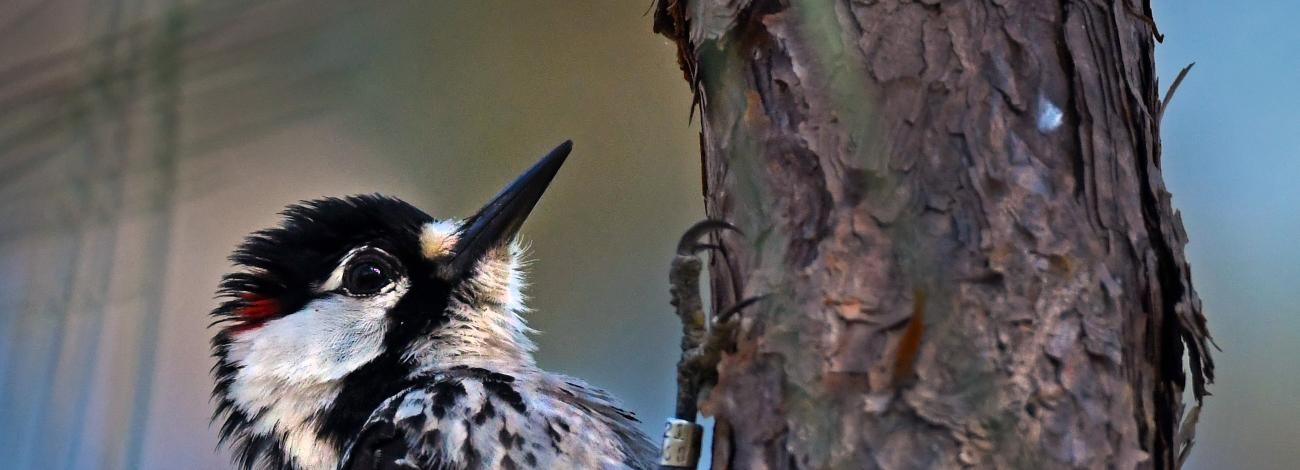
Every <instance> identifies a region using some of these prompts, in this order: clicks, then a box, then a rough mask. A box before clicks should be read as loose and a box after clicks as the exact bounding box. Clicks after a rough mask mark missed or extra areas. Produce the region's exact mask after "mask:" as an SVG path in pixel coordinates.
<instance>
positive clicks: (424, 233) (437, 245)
mask: <svg viewBox="0 0 1300 470" xmlns="http://www.w3.org/2000/svg"><path fill="white" fill-rule="evenodd" d="M458 227H460V221H458V220H454V219H448V220H439V221H436V222H429V223H427V224H425V225H424V229H423V230H421V231H420V252H421V254H423V255H424V258H425V259H438V258H442V257H444V256H447V255H449V254H451V249H452V248H454V247H455V246H456V241H457V238H458V237H457V235H456V229H457V228H458Z"/></svg>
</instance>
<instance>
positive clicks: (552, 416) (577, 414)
mask: <svg viewBox="0 0 1300 470" xmlns="http://www.w3.org/2000/svg"><path fill="white" fill-rule="evenodd" d="M530 377H531V378H528V379H523V378H518V377H516V376H514V375H507V374H501V373H497V372H491V371H488V370H485V369H477V368H458V369H454V370H452V371H448V372H445V373H439V374H434V375H431V376H429V377H428V378H426V379H424V380H421V381H419V382H418V383H417V384H416V385H414V386H411V387H409V388H407V389H405V390H403V391H402V392H400V393H398V394H397V395H394V396H393V397H391V398H389V399H388V400H386V401H385V402H384V403H383V404H382V405H380V406H379V408H378V409H376V410H375V412H374V413H373V414H371V416H370V418H369V419H368V420H367V422H366V424H365V425H364V426H363V427H362V429H361V431H360V432H359V433H358V434H357V436H356V437H355V438H353V440H352V442H351V443H350V444H349V445H348V447H347V448H348V450H347V453H346V454H345V456H344V458H343V460H342V463H341V465H340V468H341V469H346V470H372V469H405V470H410V469H434V470H476V469H487V468H502V469H511V468H519V469H522V468H592V469H621V468H650V466H651V465H652V463H653V460H652V458H653V455H654V449H653V446H652V445H651V443H650V441H649V439H647V438H646V437H645V435H644V434H643V433H641V432H640V431H639V430H637V428H636V420H635V417H633V416H632V415H631V414H630V413H628V412H627V411H624V410H622V409H620V408H618V407H617V406H616V405H615V404H614V403H613V402H612V401H611V400H610V399H609V397H608V396H607V395H605V394H604V392H601V391H600V390H598V389H594V388H592V387H589V386H586V385H585V384H583V383H581V382H579V381H576V380H573V379H569V378H566V377H562V376H555V375H549V374H544V373H539V374H536V375H530Z"/></svg>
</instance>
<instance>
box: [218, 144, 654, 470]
mask: <svg viewBox="0 0 1300 470" xmlns="http://www.w3.org/2000/svg"><path fill="white" fill-rule="evenodd" d="M571 148H572V143H571V142H567V141H566V142H564V143H563V144H561V145H560V146H558V147H556V148H555V149H554V150H552V151H551V152H550V153H549V154H547V155H546V156H545V157H543V158H542V159H541V160H540V161H538V162H537V163H536V164H534V165H533V166H532V167H531V168H529V169H528V170H527V171H525V172H524V173H523V174H522V175H521V176H519V177H518V178H517V179H516V180H515V181H514V182H512V183H510V184H509V185H507V186H506V187H505V189H503V190H502V191H501V192H500V193H498V194H497V195H496V197H494V198H493V199H492V200H491V202H489V203H487V205H485V206H484V207H483V208H482V209H480V210H479V211H478V212H477V213H475V214H474V215H472V216H470V217H468V218H465V219H463V220H457V219H442V220H439V219H434V218H433V217H430V216H429V215H427V214H426V213H424V212H422V211H421V210H419V209H417V208H415V207H414V206H412V205H410V204H407V203H406V202H403V201H401V200H399V199H396V198H392V197H385V196H379V195H362V196H350V197H342V198H325V199H319V200H314V201H306V202H302V203H299V204H297V205H292V206H290V207H288V208H287V209H286V210H285V211H284V212H283V213H282V215H283V220H282V222H281V224H280V225H279V226H277V227H274V228H270V229H266V230H262V231H258V232H255V233H253V234H252V235H250V236H249V237H248V238H246V239H245V240H244V241H243V243H242V244H241V245H240V246H239V247H238V248H237V249H236V250H235V252H234V254H232V255H231V257H230V259H231V261H232V262H233V263H234V264H235V265H236V268H237V270H236V272H233V273H231V274H227V275H226V276H224V277H223V278H222V280H221V283H220V287H219V291H218V295H219V297H220V298H221V299H222V301H223V302H222V303H221V305H220V306H219V307H217V308H216V309H215V310H214V311H213V312H212V315H213V316H214V317H216V321H215V322H214V323H213V326H214V328H215V329H217V330H218V331H217V332H216V333H215V335H214V337H213V340H212V353H213V356H214V357H215V359H216V365H215V366H214V367H213V369H212V371H213V376H214V379H215V382H216V385H215V387H214V389H213V398H214V401H215V402H216V412H215V413H214V415H213V421H214V422H219V423H220V431H219V434H220V438H221V442H222V443H223V444H224V445H228V446H229V447H231V449H232V451H233V454H234V456H233V460H234V463H235V464H236V466H237V467H240V468H244V469H251V468H266V469H294V470H316V469H334V468H338V469H379V468H383V469H389V468H401V469H449V470H450V469H464V470H471V469H482V468H502V469H511V468H575V469H576V468H594V469H615V468H651V467H652V466H653V465H654V464H655V459H656V457H657V455H656V449H655V446H654V445H653V444H652V443H651V441H650V439H649V438H648V437H647V436H646V435H644V434H643V433H642V432H641V431H639V430H638V428H637V421H636V418H635V417H634V416H633V415H632V413H630V412H628V411H625V410H624V409H623V408H621V407H620V405H619V404H618V403H617V402H616V400H615V399H614V398H612V397H611V396H610V395H608V394H606V393H605V392H603V391H601V390H600V389H597V388H595V387H592V386H590V385H587V384H586V383H584V382H583V381H581V380H578V379H575V378H571V377H566V376H564V375H560V374H555V373H550V372H546V371H544V370H541V369H539V368H538V367H537V365H536V364H535V362H534V360H533V356H532V353H533V351H534V349H535V346H534V344H533V342H532V341H531V340H530V339H529V334H530V333H531V332H532V330H530V329H529V328H528V326H527V325H526V323H525V322H524V320H523V318H522V316H521V315H522V314H523V313H525V312H526V311H527V308H526V307H525V305H524V296H523V294H522V293H521V292H520V291H521V289H522V288H523V286H524V277H523V272H522V267H523V264H524V262H523V260H522V251H523V249H522V248H521V245H520V243H519V242H518V240H517V239H516V233H517V232H518V230H519V227H520V225H521V224H522V223H523V221H524V219H525V218H526V217H527V216H528V214H529V212H531V210H532V208H533V206H534V205H535V204H536V203H537V201H538V199H540V198H541V196H542V193H543V191H544V190H545V189H546V187H547V186H548V185H549V184H550V182H551V180H552V178H553V177H554V176H555V174H556V172H557V171H558V170H559V168H560V166H561V164H563V163H564V160H565V158H566V157H567V156H568V154H569V151H570V150H571Z"/></svg>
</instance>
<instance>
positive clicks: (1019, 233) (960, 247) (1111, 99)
mask: <svg viewBox="0 0 1300 470" xmlns="http://www.w3.org/2000/svg"><path fill="white" fill-rule="evenodd" d="M655 28H656V31H658V32H661V33H663V34H665V35H666V36H668V37H670V38H671V39H673V40H674V42H675V43H676V44H677V47H678V52H679V59H680V61H681V65H682V68H683V70H684V71H685V72H686V77H687V80H688V82H690V85H691V86H692V88H693V90H694V91H695V93H696V97H697V100H698V109H699V112H700V118H701V121H702V125H703V127H702V129H703V130H702V134H701V151H702V152H703V160H702V161H703V167H704V168H703V171H704V183H705V184H704V197H705V202H706V208H707V212H708V215H709V216H710V217H712V218H717V219H723V220H727V221H730V222H732V223H734V224H736V225H737V226H739V227H740V228H741V229H742V230H744V232H745V234H744V235H743V236H735V235H731V234H724V235H720V237H721V244H722V246H723V251H722V254H721V255H719V256H715V257H714V259H713V262H712V265H711V273H712V290H713V294H714V295H713V299H714V302H715V308H716V307H725V306H726V305H728V304H731V303H734V302H736V301H737V300H738V299H742V298H747V297H751V296H755V295H762V294H769V295H770V297H769V300H768V301H766V302H762V303H759V304H756V305H755V306H754V307H751V308H750V309H747V310H745V311H744V313H743V317H742V320H741V322H742V323H741V325H740V329H739V332H738V333H737V337H736V339H735V345H734V349H732V350H730V351H729V353H728V354H727V355H726V356H725V357H724V358H723V360H722V362H721V363H720V364H719V366H718V371H719V379H718V383H717V384H716V385H715V386H714V388H713V389H712V390H711V392H710V393H708V395H707V396H706V397H705V398H703V400H702V403H701V411H702V412H703V413H705V414H708V415H712V416H713V417H715V418H716V425H715V439H714V443H713V451H712V452H713V459H714V460H713V462H714V465H715V466H716V467H717V468H739V469H759V468H927V467H931V468H953V467H959V466H976V467H997V468H1072V467H1078V468H1109V467H1115V468H1172V467H1175V466H1177V465H1178V464H1179V463H1180V462H1181V460H1182V458H1184V457H1185V456H1186V450H1187V448H1189V447H1190V444H1191V433H1190V428H1191V425H1192V424H1194V413H1184V407H1183V390H1184V385H1185V382H1186V379H1187V378H1188V377H1187V376H1188V375H1190V380H1191V385H1192V388H1193V391H1194V393H1195V397H1196V399H1197V400H1198V401H1199V399H1200V398H1201V397H1202V396H1203V395H1205V384H1206V383H1208V382H1210V381H1211V380H1212V379H1213V363H1212V362H1211V360H1210V356H1209V350H1208V345H1207V342H1208V341H1209V335H1208V333H1207V332H1206V327H1205V319H1204V317H1203V316H1202V315H1201V304H1200V301H1199V299H1198V298H1197V296H1196V293H1195V291H1194V290H1193V289H1192V285H1191V276H1190V271H1189V269H1188V266H1187V263H1186V261H1185V258H1184V255H1183V246H1184V244H1186V235H1185V234H1184V232H1183V228H1182V222H1181V221H1180V219H1179V216H1178V214H1177V213H1176V212H1174V210H1173V209H1172V207H1171V204H1170V196H1169V193H1168V192H1167V191H1166V190H1165V186H1164V183H1163V181H1162V176H1161V170H1160V139H1159V115H1160V111H1161V103H1160V100H1159V97H1158V92H1157V84H1156V77H1155V65H1154V57H1153V48H1154V43H1155V41H1157V40H1158V39H1159V37H1160V36H1159V33H1158V32H1157V31H1156V29H1155V24H1154V22H1153V21H1152V19H1151V9H1150V6H1149V5H1148V2H1146V1H1144V0H1117V1H1103V0H1090V1H1086V0H1074V1H1062V2H1059V3H1056V2H1043V1H1028V0H1025V1H1014V0H967V1H939V0H922V1H904V0H878V1H871V0H863V1H836V2H830V1H826V0H788V1H771V0H749V1H746V0H730V1H725V2H724V1H718V0H660V4H659V5H658V7H657V10H656V18H655ZM715 311H716V310H715ZM1184 353H1186V356H1184ZM1185 360H1186V362H1187V363H1188V364H1190V371H1185V370H1184V361H1185ZM1184 415H1189V419H1187V420H1186V421H1187V422H1188V423H1187V425H1182V423H1181V422H1182V421H1184V420H1183V417H1184ZM1180 427H1181V428H1182V429H1180Z"/></svg>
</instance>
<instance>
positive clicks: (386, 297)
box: [230, 279, 410, 384]
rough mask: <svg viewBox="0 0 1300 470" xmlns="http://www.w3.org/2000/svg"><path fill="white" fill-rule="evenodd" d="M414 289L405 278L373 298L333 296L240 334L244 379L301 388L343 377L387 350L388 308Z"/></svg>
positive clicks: (237, 354)
mask: <svg viewBox="0 0 1300 470" xmlns="http://www.w3.org/2000/svg"><path fill="white" fill-rule="evenodd" d="M326 285H328V281H327V283H326ZM409 288H410V281H408V280H406V279H400V280H398V281H397V282H394V283H393V284H392V285H390V286H389V287H387V288H385V290H384V291H381V292H380V293H379V294H376V295H374V296H370V297H350V296H347V295H343V294H329V295H327V296H325V297H322V298H319V299H316V300H313V301H311V302H309V303H308V304H307V305H306V306H304V307H303V308H302V310H299V311H298V312H296V313H293V314H290V315H286V316H284V317H281V318H277V319H275V320H271V321H268V322H266V323H265V324H263V325H262V326H261V327H258V328H256V329H253V330H249V331H247V332H245V333H241V334H239V335H237V336H236V337H235V341H234V342H233V344H232V345H231V351H230V352H231V357H232V358H233V359H235V360H236V361H238V363H240V364H243V365H244V367H243V368H242V369H241V370H240V372H239V378H247V379H275V380H278V381H284V382H289V383H298V384H316V383H324V382H331V381H336V380H339V379H341V378H343V376H345V375H347V374H348V373H349V372H351V371H353V370H356V369H358V368H360V367H361V366H363V365H365V364H366V363H368V362H370V361H371V360H373V359H374V358H375V357H377V356H379V354H380V353H382V352H383V349H384V345H383V341H384V333H385V332H386V331H387V318H386V316H387V313H388V310H389V309H391V308H393V306H395V305H397V302H398V301H399V300H401V298H402V296H403V295H405V294H406V291H407V290H408V289H409Z"/></svg>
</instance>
